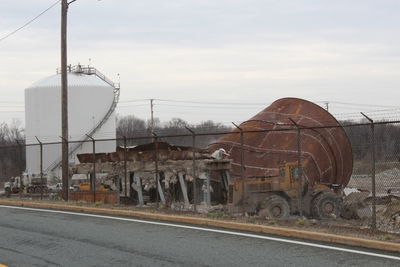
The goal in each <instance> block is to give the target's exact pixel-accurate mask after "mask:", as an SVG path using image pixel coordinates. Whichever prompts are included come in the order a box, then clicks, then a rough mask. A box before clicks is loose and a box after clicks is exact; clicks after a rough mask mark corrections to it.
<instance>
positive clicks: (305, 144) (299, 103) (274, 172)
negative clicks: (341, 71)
mask: <svg viewBox="0 0 400 267" xmlns="http://www.w3.org/2000/svg"><path fill="white" fill-rule="evenodd" d="M291 120H293V121H294V122H295V123H296V124H297V125H298V126H299V127H300V128H302V127H304V128H306V129H301V130H300V133H301V135H300V136H301V139H300V140H301V164H302V166H303V175H304V176H303V177H304V179H306V180H308V182H310V183H311V184H312V183H324V184H338V185H343V186H346V185H347V183H348V182H349V179H350V176H351V173H352V168H353V157H352V150H351V145H350V142H349V140H348V138H347V135H346V133H345V131H344V129H343V128H342V127H341V126H340V124H339V123H338V121H337V120H336V119H335V118H334V117H333V116H332V115H331V114H330V113H329V112H327V111H326V110H324V109H323V108H321V107H320V106H318V105H316V104H314V103H311V102H309V101H306V100H303V99H298V98H282V99H279V100H277V101H275V102H274V103H272V104H271V105H270V106H269V107H267V108H266V109H264V110H263V111H261V112H260V113H258V114H257V115H255V116H254V117H253V118H251V119H250V120H248V121H245V122H243V123H242V124H240V128H241V129H243V131H254V130H268V131H266V132H255V133H245V134H244V165H245V179H246V180H248V179H259V178H266V179H268V178H269V177H276V176H278V168H279V167H280V166H282V165H284V164H285V163H290V162H297V160H298V148H297V136H298V135H297V128H296V126H295V124H294V123H293V122H292V121H291ZM325 126H326V128H323V127H325ZM329 126H331V127H329ZM310 127H317V128H314V129H310ZM239 133H240V131H239V129H235V130H233V132H232V133H231V134H227V135H224V136H222V137H221V138H220V139H219V140H217V142H215V143H213V144H211V145H210V146H209V151H210V152H211V153H212V152H213V151H215V150H217V149H219V148H224V149H225V150H226V152H227V153H228V154H229V156H228V157H229V158H231V159H232V161H233V162H232V169H231V177H232V179H234V180H235V179H241V144H240V134H239Z"/></svg>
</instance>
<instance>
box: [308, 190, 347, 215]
mask: <svg viewBox="0 0 400 267" xmlns="http://www.w3.org/2000/svg"><path fill="white" fill-rule="evenodd" d="M311 205H312V206H311V215H312V216H313V217H314V218H318V219H335V218H339V216H340V212H341V210H342V200H341V199H340V198H338V197H337V196H336V195H335V194H334V193H330V192H323V193H321V194H319V195H317V196H316V197H315V198H314V199H313V201H312V204H311Z"/></svg>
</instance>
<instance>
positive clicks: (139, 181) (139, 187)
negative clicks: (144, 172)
mask: <svg viewBox="0 0 400 267" xmlns="http://www.w3.org/2000/svg"><path fill="white" fill-rule="evenodd" d="M134 179H135V184H136V187H137V193H138V199H139V205H140V206H143V205H144V201H143V192H142V179H140V176H139V175H138V174H137V173H135V174H134Z"/></svg>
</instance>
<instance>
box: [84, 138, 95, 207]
mask: <svg viewBox="0 0 400 267" xmlns="http://www.w3.org/2000/svg"><path fill="white" fill-rule="evenodd" d="M86 136H87V137H88V138H89V139H90V140H92V144H93V156H92V161H93V175H92V190H93V203H96V141H95V140H94V138H93V137H91V136H89V135H86Z"/></svg>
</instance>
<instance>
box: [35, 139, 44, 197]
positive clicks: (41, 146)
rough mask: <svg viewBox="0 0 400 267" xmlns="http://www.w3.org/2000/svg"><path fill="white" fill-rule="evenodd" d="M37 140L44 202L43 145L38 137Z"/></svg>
mask: <svg viewBox="0 0 400 267" xmlns="http://www.w3.org/2000/svg"><path fill="white" fill-rule="evenodd" d="M35 138H36V140H37V141H38V143H39V145H40V200H43V190H44V188H43V144H42V142H40V140H39V138H37V136H35Z"/></svg>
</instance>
